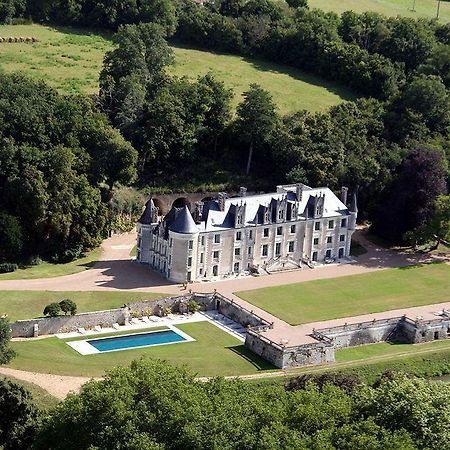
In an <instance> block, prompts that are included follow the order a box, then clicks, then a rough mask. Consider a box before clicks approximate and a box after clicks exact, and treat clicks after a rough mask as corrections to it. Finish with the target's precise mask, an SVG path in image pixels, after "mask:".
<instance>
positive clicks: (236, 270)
mask: <svg viewBox="0 0 450 450" xmlns="http://www.w3.org/2000/svg"><path fill="white" fill-rule="evenodd" d="M233 272H234V273H239V263H238V262H237V263H234V266H233Z"/></svg>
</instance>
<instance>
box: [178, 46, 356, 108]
mask: <svg viewBox="0 0 450 450" xmlns="http://www.w3.org/2000/svg"><path fill="white" fill-rule="evenodd" d="M174 51H175V56H176V64H175V66H174V67H173V68H171V69H170V72H172V73H174V74H175V75H178V76H186V77H188V78H189V79H191V80H195V79H196V78H197V77H198V76H201V75H205V74H206V73H207V72H208V71H211V72H212V73H213V74H214V76H215V77H216V78H217V79H218V80H221V81H223V82H224V84H225V86H226V87H227V88H232V89H233V90H234V92H235V96H234V99H233V105H234V106H236V105H237V104H238V103H239V102H241V101H242V93H243V92H245V91H247V90H248V89H249V86H250V84H251V83H258V84H259V85H261V86H262V87H263V88H264V89H266V90H268V91H269V92H270V93H271V94H272V97H273V100H274V102H275V103H276V105H277V106H278V108H279V110H280V112H281V113H283V114H286V113H292V112H296V111H299V110H301V109H306V110H308V111H322V110H325V109H327V108H329V107H330V106H333V105H336V104H338V103H341V102H342V101H343V100H354V99H355V95H354V94H352V92H351V91H350V90H348V89H346V88H344V87H342V86H339V85H337V84H335V83H332V82H328V81H324V80H322V79H320V78H318V77H316V76H314V75H311V74H308V73H306V72H302V71H300V70H297V69H294V68H291V67H288V66H282V65H278V64H271V63H268V62H265V61H261V60H257V59H250V58H243V57H241V56H234V55H224V54H218V53H213V52H205V51H200V50H193V49H187V48H183V47H174Z"/></svg>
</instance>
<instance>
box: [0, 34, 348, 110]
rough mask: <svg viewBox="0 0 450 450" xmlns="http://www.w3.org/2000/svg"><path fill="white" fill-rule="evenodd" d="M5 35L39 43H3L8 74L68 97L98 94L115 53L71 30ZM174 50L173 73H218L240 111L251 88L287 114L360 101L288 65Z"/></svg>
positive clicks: (99, 38)
mask: <svg viewBox="0 0 450 450" xmlns="http://www.w3.org/2000/svg"><path fill="white" fill-rule="evenodd" d="M0 36H2V37H3V36H5V37H9V36H23V37H27V36H30V37H36V38H38V39H39V42H36V43H3V44H0V66H1V67H2V68H3V69H4V70H5V71H7V72H11V71H21V72H23V73H26V74H28V75H30V76H31V77H33V78H35V79H44V80H45V81H47V82H48V83H49V84H50V85H51V86H54V87H55V88H56V89H58V90H59V91H60V92H63V93H77V92H84V93H88V94H91V93H96V92H98V75H99V72H100V70H101V67H102V64H103V57H104V54H105V52H106V51H108V50H111V49H113V43H112V41H111V39H110V36H109V35H100V34H96V33H93V32H89V31H87V30H77V29H73V28H69V27H57V28H54V27H46V26H42V25H1V26H0ZM173 49H174V52H175V57H176V62H175V65H174V66H173V67H170V68H169V69H168V70H169V72H170V73H172V74H174V75H178V76H186V77H188V78H189V79H192V80H195V79H197V77H198V76H201V75H205V74H206V73H207V72H209V71H212V72H213V73H214V75H215V76H216V77H217V79H219V80H221V81H223V82H224V83H225V85H226V87H227V88H232V89H234V91H235V97H234V99H233V105H234V106H236V105H237V104H238V103H239V102H240V101H241V99H242V93H243V92H244V91H245V90H247V89H248V87H249V85H250V84H251V83H259V84H260V85H261V86H262V87H263V88H265V89H267V90H269V91H270V93H271V94H272V96H273V98H274V101H275V103H276V104H277V105H278V107H279V109H280V111H281V112H282V113H288V112H294V111H298V110H300V109H307V110H309V111H318V110H324V109H326V108H328V107H329V106H332V105H336V104H338V103H340V102H341V101H343V100H352V99H354V98H355V97H354V94H352V92H351V91H350V90H348V89H346V88H345V87H342V86H339V85H336V84H334V83H330V82H327V81H323V80H321V79H320V78H317V77H315V76H313V75H310V74H306V73H304V72H301V71H299V70H295V69H292V68H290V67H287V66H281V65H276V64H269V63H265V62H263V61H258V60H254V59H246V58H241V57H239V56H232V55H223V54H216V53H212V52H206V51H200V50H193V49H187V48H182V47H177V46H174V47H173Z"/></svg>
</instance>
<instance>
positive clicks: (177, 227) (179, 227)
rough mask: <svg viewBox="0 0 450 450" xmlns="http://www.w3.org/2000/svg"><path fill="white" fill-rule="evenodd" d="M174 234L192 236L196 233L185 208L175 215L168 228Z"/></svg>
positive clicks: (195, 226)
mask: <svg viewBox="0 0 450 450" xmlns="http://www.w3.org/2000/svg"><path fill="white" fill-rule="evenodd" d="M169 230H170V231H174V232H175V233H183V234H192V233H198V228H197V225H195V222H194V219H193V217H192V214H191V213H190V211H189V209H188V207H187V206H184V207H183V208H182V209H181V210H180V211H179V212H178V214H177V217H176V219H175V221H174V222H173V223H172V225H170V227H169Z"/></svg>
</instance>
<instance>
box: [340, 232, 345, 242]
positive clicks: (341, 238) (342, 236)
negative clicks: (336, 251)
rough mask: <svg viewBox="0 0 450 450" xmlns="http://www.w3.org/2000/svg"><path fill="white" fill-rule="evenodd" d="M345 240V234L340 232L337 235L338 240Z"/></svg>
mask: <svg viewBox="0 0 450 450" xmlns="http://www.w3.org/2000/svg"><path fill="white" fill-rule="evenodd" d="M344 241H345V234H341V235H340V236H339V242H344Z"/></svg>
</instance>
